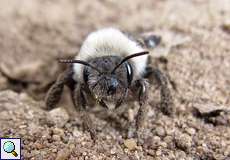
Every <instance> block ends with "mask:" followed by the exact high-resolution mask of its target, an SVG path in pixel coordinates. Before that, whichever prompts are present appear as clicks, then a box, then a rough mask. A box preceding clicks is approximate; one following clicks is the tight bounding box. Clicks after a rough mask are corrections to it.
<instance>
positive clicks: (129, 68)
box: [125, 62, 133, 85]
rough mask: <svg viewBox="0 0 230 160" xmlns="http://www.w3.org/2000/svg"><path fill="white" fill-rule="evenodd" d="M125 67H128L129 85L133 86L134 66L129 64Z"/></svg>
mask: <svg viewBox="0 0 230 160" xmlns="http://www.w3.org/2000/svg"><path fill="white" fill-rule="evenodd" d="M125 66H126V72H127V79H128V84H129V85H131V82H132V80H133V69H132V66H131V65H130V64H129V63H128V62H127V63H126V64H125Z"/></svg>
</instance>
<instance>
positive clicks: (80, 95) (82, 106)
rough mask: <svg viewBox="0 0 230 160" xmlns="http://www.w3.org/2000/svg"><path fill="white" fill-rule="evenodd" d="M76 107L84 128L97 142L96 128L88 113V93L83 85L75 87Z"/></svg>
mask: <svg viewBox="0 0 230 160" xmlns="http://www.w3.org/2000/svg"><path fill="white" fill-rule="evenodd" d="M71 96H72V100H73V104H74V107H75V108H76V110H77V111H79V112H80V116H81V119H82V121H83V123H82V124H83V128H84V130H87V131H88V132H89V133H90V136H91V138H92V139H93V140H94V141H95V140H96V128H95V126H94V125H93V122H92V119H91V118H90V115H89V113H88V112H87V111H86V104H87V101H86V93H85V92H84V87H83V86H82V85H81V84H77V85H75V89H74V90H73V91H72V92H71Z"/></svg>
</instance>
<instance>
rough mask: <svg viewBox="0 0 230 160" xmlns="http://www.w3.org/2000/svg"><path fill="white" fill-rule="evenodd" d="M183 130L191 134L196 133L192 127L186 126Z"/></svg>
mask: <svg viewBox="0 0 230 160" xmlns="http://www.w3.org/2000/svg"><path fill="white" fill-rule="evenodd" d="M185 130H186V132H187V133H188V134H189V135H191V136H192V135H194V134H195V133H196V130H195V129H194V128H186V129H185Z"/></svg>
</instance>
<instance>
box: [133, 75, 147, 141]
mask: <svg viewBox="0 0 230 160" xmlns="http://www.w3.org/2000/svg"><path fill="white" fill-rule="evenodd" d="M148 86H149V85H148V82H147V80H145V79H140V80H137V81H135V82H134V86H133V87H132V90H133V93H136V96H135V97H136V98H138V102H139V110H138V113H137V117H136V134H137V136H138V138H139V137H140V135H142V133H143V129H144V126H145V122H146V116H147V111H148V105H146V102H147V99H148ZM135 91H137V92H135Z"/></svg>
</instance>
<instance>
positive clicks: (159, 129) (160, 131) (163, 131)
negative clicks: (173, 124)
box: [156, 127, 165, 137]
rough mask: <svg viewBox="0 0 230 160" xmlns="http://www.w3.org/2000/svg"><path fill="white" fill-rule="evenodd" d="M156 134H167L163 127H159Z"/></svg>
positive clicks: (161, 135)
mask: <svg viewBox="0 0 230 160" xmlns="http://www.w3.org/2000/svg"><path fill="white" fill-rule="evenodd" d="M156 134H157V135H158V136H160V137H163V136H165V130H164V128H163V127H157V128H156Z"/></svg>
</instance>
